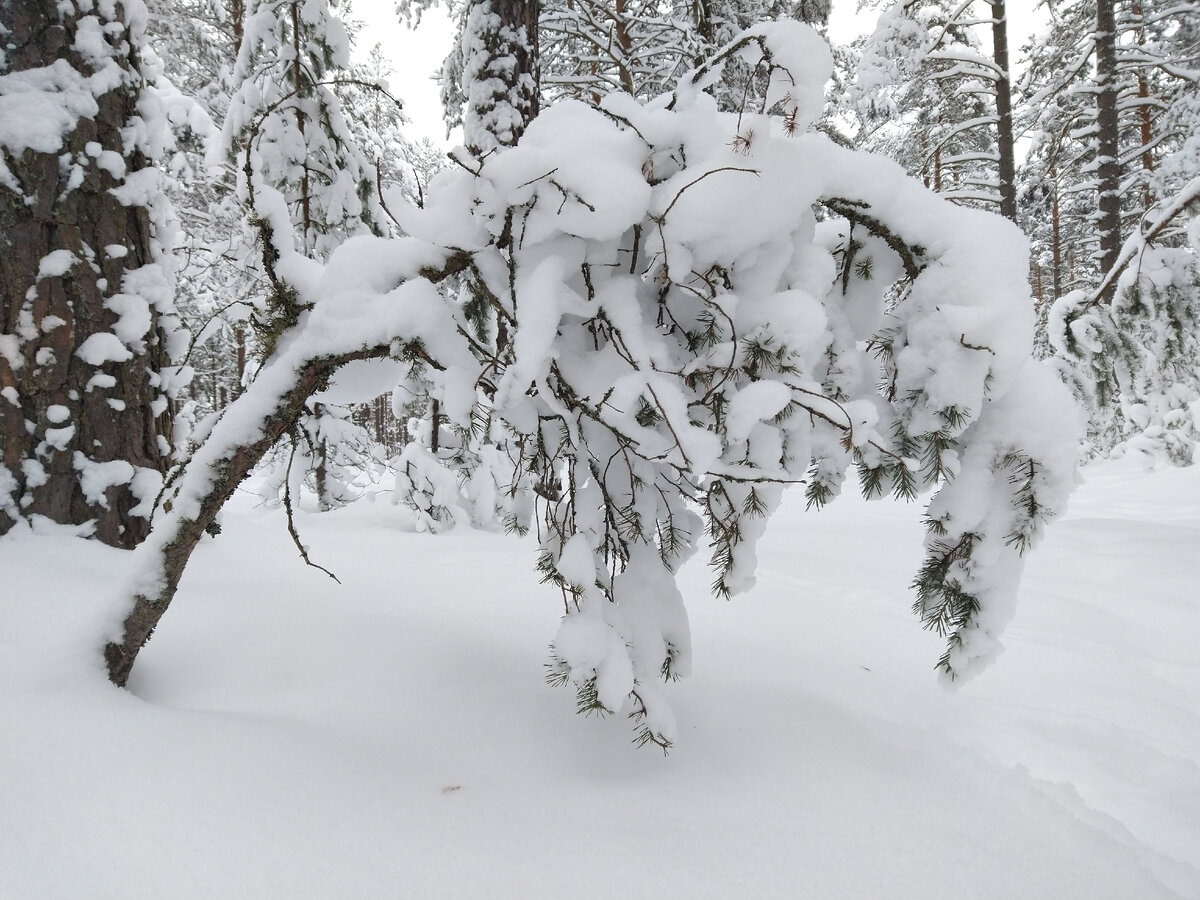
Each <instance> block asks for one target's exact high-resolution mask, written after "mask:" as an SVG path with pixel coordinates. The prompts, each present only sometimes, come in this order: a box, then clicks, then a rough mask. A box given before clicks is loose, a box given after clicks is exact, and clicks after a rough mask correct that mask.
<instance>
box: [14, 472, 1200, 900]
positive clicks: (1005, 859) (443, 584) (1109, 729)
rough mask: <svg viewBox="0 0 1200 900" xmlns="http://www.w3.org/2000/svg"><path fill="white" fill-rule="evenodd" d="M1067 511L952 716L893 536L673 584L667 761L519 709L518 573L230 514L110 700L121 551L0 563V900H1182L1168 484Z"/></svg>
mask: <svg viewBox="0 0 1200 900" xmlns="http://www.w3.org/2000/svg"><path fill="white" fill-rule="evenodd" d="M1086 477H1087V483H1086V484H1085V485H1084V486H1083V487H1082V488H1081V489H1080V490H1079V491H1078V492H1077V494H1076V495H1075V498H1074V499H1073V502H1072V507H1071V511H1070V513H1069V514H1068V516H1067V517H1066V518H1065V519H1063V520H1061V521H1060V522H1058V523H1056V524H1055V525H1054V526H1052V527H1051V529H1050V531H1049V533H1048V535H1047V538H1046V540H1045V541H1044V542H1043V544H1042V546H1041V547H1040V548H1038V550H1037V551H1035V552H1034V553H1033V554H1032V555H1031V557H1030V560H1029V564H1028V567H1027V571H1026V578H1025V582H1024V590H1023V595H1022V601H1021V605H1020V607H1019V610H1018V615H1017V619H1016V620H1015V621H1014V622H1013V624H1012V625H1011V626H1010V628H1009V631H1008V634H1007V638H1006V640H1005V643H1006V645H1007V647H1008V650H1007V652H1006V653H1005V654H1004V655H1003V656H1002V657H1001V658H1000V660H999V662H998V663H997V664H996V665H995V666H994V667H993V668H992V669H990V670H989V671H987V672H985V673H984V674H983V675H981V676H980V677H979V678H977V679H976V680H974V681H972V682H970V683H969V684H967V685H965V686H963V687H961V688H958V689H957V690H954V691H946V690H945V689H943V688H942V687H941V686H939V685H938V683H937V681H936V679H935V677H934V673H933V671H932V665H933V663H934V661H935V660H936V658H937V655H938V653H939V652H940V641H939V640H938V639H937V638H936V637H934V636H932V635H928V634H925V633H923V632H921V631H920V629H919V625H918V622H917V620H916V619H915V618H914V617H913V616H912V615H911V614H910V613H909V612H908V607H909V604H910V603H911V596H910V594H909V592H908V590H907V587H906V585H907V584H908V582H909V580H910V579H911V577H912V575H913V573H914V572H915V569H916V567H917V565H918V562H919V559H920V526H919V522H918V517H919V510H918V508H917V507H915V506H902V505H896V504H891V503H887V502H885V503H874V504H866V503H864V502H862V501H860V500H858V499H857V498H854V497H849V496H847V497H845V498H843V499H842V500H840V501H839V502H837V503H835V504H833V505H832V506H831V507H830V508H828V509H827V510H825V511H823V512H821V513H819V514H811V515H809V514H805V513H804V511H803V500H802V497H801V496H800V495H799V494H796V495H795V496H793V497H792V498H791V502H790V504H788V505H785V507H784V509H783V510H782V511H781V513H780V515H779V516H778V518H777V519H776V521H774V522H773V523H772V526H771V529H770V531H769V532H768V536H767V538H766V542H765V544H764V546H763V548H762V552H761V554H760V559H761V569H760V577H759V583H758V586H757V587H756V588H755V590H754V591H752V592H751V593H750V594H749V595H746V596H743V597H740V598H738V599H736V600H735V601H733V602H732V603H725V602H721V601H717V600H713V599H711V598H710V597H709V596H708V593H707V584H708V572H707V570H706V569H705V568H704V567H703V565H700V564H693V565H692V566H691V567H690V568H689V569H688V570H687V571H686V572H685V574H684V581H685V585H686V590H685V593H686V594H687V595H688V596H689V598H690V599H689V604H690V611H691V616H692V629H693V639H694V644H695V650H696V673H695V674H694V675H693V676H692V677H691V678H689V679H687V680H686V681H684V682H681V683H680V684H678V685H675V686H673V687H672V688H671V689H670V692H671V697H672V699H673V702H674V705H675V709H676V713H677V715H678V718H679V721H680V735H681V739H680V741H679V743H678V745H677V747H676V748H675V749H674V750H672V752H671V754H670V756H669V757H666V758H664V757H663V756H662V755H661V753H659V752H658V751H656V750H654V749H653V748H649V749H641V750H639V749H636V748H634V747H633V745H632V744H631V743H630V739H631V738H632V736H633V732H632V730H631V728H630V727H629V723H627V722H624V721H620V720H616V721H614V720H611V719H609V720H595V719H584V718H581V717H578V716H575V715H574V714H573V710H574V697H573V693H572V692H571V691H569V690H566V689H553V688H550V687H547V686H546V685H544V684H543V683H542V666H543V664H544V663H545V662H546V657H547V654H546V643H547V642H548V641H549V640H550V638H551V637H552V636H553V634H554V630H555V626H556V624H557V617H558V615H559V614H560V612H559V611H558V610H559V609H560V607H559V606H558V602H559V601H557V599H556V597H555V595H554V593H553V591H551V590H549V589H547V588H545V587H542V586H540V585H538V584H537V579H536V577H535V575H534V573H533V568H532V562H533V546H532V543H530V542H525V543H521V542H517V541H515V540H514V539H512V538H507V537H505V536H503V535H494V534H484V533H479V532H470V531H466V530H458V531H455V532H451V533H449V534H445V535H439V536H436V537H431V536H427V535H418V534H412V533H410V532H408V531H406V530H405V529H406V527H407V525H406V523H407V521H408V520H407V516H406V514H405V513H404V511H403V510H401V509H397V508H395V507H393V506H391V505H390V504H388V503H387V502H386V500H385V499H383V498H381V499H380V501H379V502H376V503H374V504H371V503H365V502H363V503H359V504H356V505H354V506H352V507H350V508H347V509H344V510H340V511H337V512H334V513H328V514H325V515H320V516H317V515H303V516H301V521H300V526H301V530H302V533H303V534H304V538H305V540H306V542H307V543H308V544H309V546H310V548H311V551H312V554H313V557H314V559H315V560H316V561H317V562H319V563H321V564H322V565H325V566H327V567H329V568H331V569H333V570H334V571H335V572H336V573H337V574H338V576H339V577H340V578H341V580H342V582H343V584H342V585H341V586H338V585H336V584H334V583H333V582H332V581H330V580H329V579H328V578H326V577H325V576H324V575H322V574H321V573H320V572H317V571H315V570H312V569H305V568H304V567H303V566H302V565H301V564H300V562H299V560H298V559H297V558H296V554H295V551H294V549H293V548H292V547H291V546H290V543H289V541H288V539H287V536H286V534H285V532H284V530H283V527H282V523H281V517H280V514H279V513H278V512H276V511H269V510H265V509H261V508H256V507H254V506H253V504H252V502H251V500H250V499H249V498H241V499H240V500H239V501H238V503H237V504H236V506H235V508H234V509H233V510H231V511H230V513H229V514H227V516H226V518H225V532H224V534H223V535H222V536H221V537H219V538H218V539H216V540H212V541H208V540H206V541H205V543H204V545H203V546H202V548H201V550H200V551H199V552H198V554H197V556H196V558H195V561H194V563H193V568H192V569H191V570H189V573H188V575H187V577H186V578H185V582H184V587H183V590H182V591H181V593H180V595H179V597H178V599H177V600H176V602H175V605H174V606H173V607H172V608H171V610H170V611H169V613H168V614H167V616H166V617H165V618H164V620H163V623H162V626H161V628H160V632H159V633H158V634H157V635H156V636H155V637H154V639H153V641H152V642H151V643H150V645H149V646H148V647H147V649H146V651H145V652H144V653H143V655H142V657H141V659H140V661H139V664H138V669H137V670H136V672H135V676H134V679H133V681H132V683H131V691H128V692H126V691H119V690H117V689H115V688H113V687H111V686H110V685H108V684H107V683H106V681H105V680H104V677H103V673H102V671H101V668H100V660H99V656H98V636H100V635H103V634H104V632H105V628H106V627H107V623H108V622H110V621H111V620H112V616H113V610H112V609H111V607H110V606H109V605H108V604H106V603H105V595H106V593H107V592H108V589H109V588H110V587H111V585H112V583H113V582H114V581H115V579H116V578H117V577H118V576H119V573H120V572H121V570H122V565H123V563H124V558H123V554H121V553H119V552H117V551H112V550H108V549H106V548H103V547H100V546H97V545H95V544H92V543H88V542H84V541H79V540H77V539H74V538H70V537H67V536H63V535H57V534H56V535H31V534H28V533H25V534H18V535H9V536H8V537H6V538H4V539H3V540H0V897H2V898H5V900H9V898H11V900H25V898H28V900H42V898H88V900H91V898H106V897H112V898H123V900H136V898H147V900H149V898H217V897H220V898H247V900H252V898H253V900H258V898H339V900H340V898H358V897H362V898H401V897H403V898H425V897H456V898H457V897H499V898H509V897H512V898H539V897H573V898H591V897H595V898H601V897H615V896H624V897H681V898H682V897H687V898H693V897H695V898H707V897H712V898H726V897H813V898H887V900H892V898H906V897H914V898H915V897H929V896H958V897H968V898H984V897H996V898H1013V897H1044V898H1089V900H1091V898H1137V900H1142V898H1154V897H1179V896H1182V897H1193V898H1195V897H1200V650H1198V649H1197V648H1198V644H1200V588H1198V585H1200V468H1197V469H1190V470H1166V471H1158V472H1154V473H1149V474H1147V473H1143V472H1141V471H1140V470H1138V469H1137V468H1136V467H1134V466H1133V465H1132V464H1130V463H1127V462H1122V463H1105V464H1102V465H1098V466H1093V467H1091V468H1090V469H1088V470H1087V471H1086ZM697 562H699V561H697Z"/></svg>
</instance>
